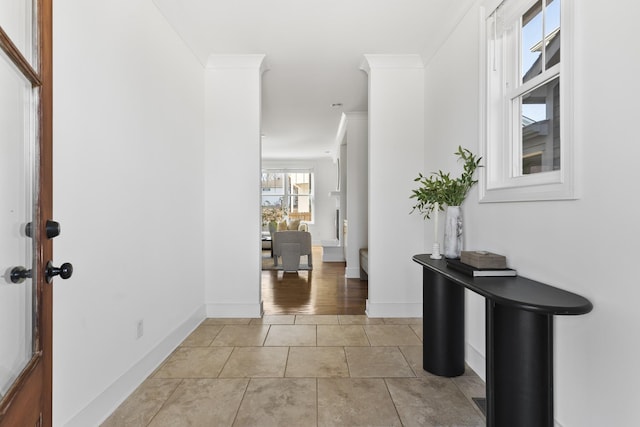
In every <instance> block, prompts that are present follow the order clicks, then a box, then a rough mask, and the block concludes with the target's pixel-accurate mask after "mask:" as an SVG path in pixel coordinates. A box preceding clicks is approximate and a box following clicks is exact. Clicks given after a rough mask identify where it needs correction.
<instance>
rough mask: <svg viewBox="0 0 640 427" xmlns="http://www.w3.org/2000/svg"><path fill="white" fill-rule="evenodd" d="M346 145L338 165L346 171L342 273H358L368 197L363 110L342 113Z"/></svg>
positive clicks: (355, 275)
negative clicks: (343, 265) (345, 227)
mask: <svg viewBox="0 0 640 427" xmlns="http://www.w3.org/2000/svg"><path fill="white" fill-rule="evenodd" d="M345 120H346V128H347V129H346V135H345V141H346V145H347V150H346V151H347V156H346V162H343V163H342V168H343V169H345V172H346V176H347V179H346V186H345V187H346V205H347V206H346V213H347V216H346V218H347V220H348V230H347V238H346V242H345V243H346V247H345V249H346V252H345V258H346V261H347V267H346V270H345V276H347V277H350V278H359V277H360V248H366V247H367V245H368V244H369V240H368V237H369V236H368V230H369V212H368V207H369V201H368V195H369V191H368V187H369V185H368V177H369V174H368V171H369V168H368V161H367V159H368V150H367V147H368V145H369V144H368V143H369V138H368V134H367V130H368V128H369V126H368V124H369V123H368V121H367V113H345Z"/></svg>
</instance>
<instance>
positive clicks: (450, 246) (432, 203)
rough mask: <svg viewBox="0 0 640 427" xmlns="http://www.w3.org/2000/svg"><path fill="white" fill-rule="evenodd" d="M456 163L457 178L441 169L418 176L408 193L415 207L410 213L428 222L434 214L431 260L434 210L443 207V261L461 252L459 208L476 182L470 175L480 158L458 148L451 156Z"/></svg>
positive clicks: (478, 164) (437, 255) (439, 209)
mask: <svg viewBox="0 0 640 427" xmlns="http://www.w3.org/2000/svg"><path fill="white" fill-rule="evenodd" d="M454 154H455V155H456V156H458V160H462V161H463V162H464V165H463V171H462V174H461V175H460V176H459V177H458V178H452V177H451V174H450V173H449V172H447V173H445V172H443V171H441V170H439V171H438V172H434V173H432V174H431V175H429V176H424V175H423V174H422V173H419V174H418V177H417V178H415V179H414V181H415V182H418V183H419V184H420V186H419V187H418V188H417V189H415V190H412V194H411V196H410V198H412V199H416V204H415V205H414V206H413V209H412V210H411V212H414V211H416V210H417V211H418V212H420V213H421V214H422V215H423V217H424V218H425V219H429V218H430V217H431V214H432V213H433V212H434V211H435V212H436V217H435V226H434V228H435V237H434V239H435V242H436V243H434V253H433V254H432V255H435V256H432V257H433V258H439V244H438V243H437V242H438V239H437V233H438V211H441V210H444V207H445V206H446V207H447V211H446V219H445V236H444V255H445V257H447V258H458V257H460V252H461V251H462V210H461V209H460V206H461V205H462V203H463V202H464V200H465V198H466V197H467V194H468V193H469V190H470V189H471V187H473V186H474V185H475V184H476V183H477V182H478V180H477V179H474V178H473V175H474V173H475V171H476V169H478V168H479V167H482V166H481V165H480V161H481V160H482V157H477V156H476V155H474V154H473V153H472V152H471V151H469V150H468V149H466V148H462V146H458V150H457V151H456V152H455V153H454Z"/></svg>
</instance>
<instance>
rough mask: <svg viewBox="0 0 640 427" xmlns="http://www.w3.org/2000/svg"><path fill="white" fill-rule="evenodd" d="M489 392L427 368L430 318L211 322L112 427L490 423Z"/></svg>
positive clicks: (470, 377)
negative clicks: (485, 401) (426, 322)
mask: <svg viewBox="0 0 640 427" xmlns="http://www.w3.org/2000/svg"><path fill="white" fill-rule="evenodd" d="M484 393H485V391H484V383H483V382H482V380H480V378H478V377H477V376H476V375H475V373H473V371H471V370H469V369H467V372H465V374H464V375H463V376H460V377H457V378H441V377H437V376H434V375H431V374H430V373H428V372H426V371H424V370H423V369H422V319H415V318H406V319H402V318H387V319H369V318H367V317H366V316H311V315H284V316H264V317H263V318H262V319H206V320H205V321H203V322H202V324H201V325H200V326H198V328H197V329H196V330H195V331H193V333H192V334H191V335H189V337H187V338H186V339H185V340H184V342H183V343H182V344H181V345H180V346H179V347H178V348H177V349H176V350H175V351H174V352H173V353H172V354H171V355H170V356H169V357H168V358H167V359H166V360H165V361H164V362H163V363H162V365H161V366H160V367H158V369H156V371H155V372H154V373H153V374H152V375H151V376H150V377H149V378H147V380H146V381H144V383H142V385H140V387H138V389H137V390H135V391H134V393H133V394H132V395H131V396H129V398H128V399H127V400H126V401H125V402H123V403H122V405H120V407H119V408H118V409H117V410H116V411H115V412H114V413H113V414H112V415H111V416H110V417H109V418H108V419H107V420H106V421H105V422H104V423H103V424H102V426H104V427H113V426H117V427H124V426H126V427H136V426H163V427H164V426H196V427H198V426H216V427H217V426H259V427H262V426H300V427H304V426H349V427H352V426H456V427H463V426H484V425H485V419H484V417H483V415H482V413H481V412H480V410H479V409H478V408H477V407H476V405H475V404H474V403H473V401H472V397H484Z"/></svg>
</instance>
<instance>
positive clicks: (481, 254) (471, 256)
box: [460, 251, 507, 270]
mask: <svg viewBox="0 0 640 427" xmlns="http://www.w3.org/2000/svg"><path fill="white" fill-rule="evenodd" d="M460 261H461V262H462V263H464V264H469V265H471V266H473V267H475V268H480V269H488V268H494V269H498V270H502V269H505V268H507V258H506V257H505V256H504V255H498V254H494V253H492V252H487V251H462V252H461V253H460Z"/></svg>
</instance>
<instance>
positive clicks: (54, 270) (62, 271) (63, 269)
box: [44, 261, 73, 283]
mask: <svg viewBox="0 0 640 427" xmlns="http://www.w3.org/2000/svg"><path fill="white" fill-rule="evenodd" d="M72 274H73V265H71V264H70V263H68V262H65V263H64V264H62V265H61V266H60V267H54V266H53V263H52V262H51V261H49V262H48V263H47V268H46V270H45V272H44V277H45V278H46V279H47V283H51V281H52V280H53V278H54V277H55V276H58V275H60V277H61V278H62V279H68V278H69V277H71V275H72Z"/></svg>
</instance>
